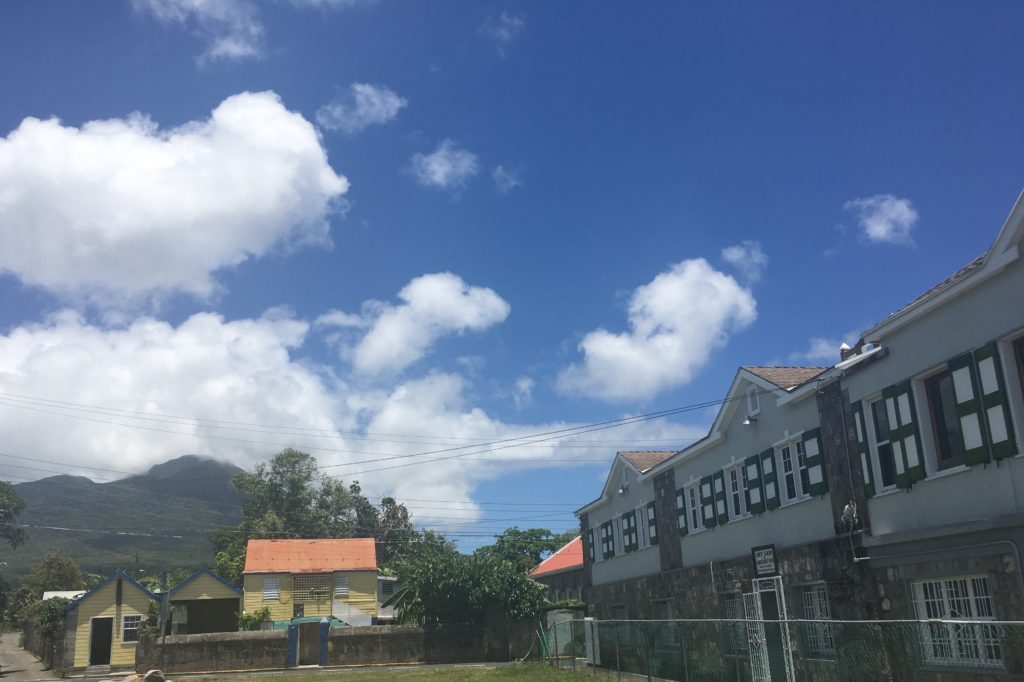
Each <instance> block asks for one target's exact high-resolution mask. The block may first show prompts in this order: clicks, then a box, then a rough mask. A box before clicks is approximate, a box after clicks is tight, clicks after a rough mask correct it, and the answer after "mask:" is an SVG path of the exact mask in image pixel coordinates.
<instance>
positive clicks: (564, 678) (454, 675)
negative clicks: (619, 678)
mask: <svg viewBox="0 0 1024 682" xmlns="http://www.w3.org/2000/svg"><path fill="white" fill-rule="evenodd" d="M170 677H171V679H172V680H173V679H181V678H182V677H183V676H181V675H174V674H171V675H170ZM194 679H196V680H199V679H201V680H202V682H229V681H230V682H238V680H246V679H248V680H269V679H282V680H286V681H287V682H328V681H329V680H348V681H349V682H390V681H391V680H397V681H398V682H502V681H508V682H517V681H518V680H530V681H531V682H575V681H577V680H589V679H590V678H589V677H585V676H583V675H578V674H576V673H573V672H569V671H565V670H556V669H554V668H552V667H550V666H546V665H543V664H541V663H524V664H516V665H508V666H502V667H500V668H484V667H450V668H424V669H420V670H416V669H412V670H409V669H405V670H380V671H367V672H363V671H337V670H324V671H323V672H316V673H283V674H282V673H278V674H274V673H263V674H258V673H257V674H244V673H243V674H238V675H225V676H223V677H203V678H194Z"/></svg>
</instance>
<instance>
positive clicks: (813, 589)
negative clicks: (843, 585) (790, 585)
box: [800, 585, 836, 660]
mask: <svg viewBox="0 0 1024 682" xmlns="http://www.w3.org/2000/svg"><path fill="white" fill-rule="evenodd" d="M802 597H803V611H804V618H805V619H807V620H822V621H830V620H832V609H831V607H830V606H829V602H828V587H827V586H825V585H812V586H810V587H805V588H803V594H802ZM800 627H801V629H802V631H801V634H802V635H803V637H802V638H801V639H802V640H803V642H802V644H803V647H804V655H805V656H807V658H817V659H825V660H833V659H835V657H836V637H835V632H834V630H833V625H832V624H831V623H801V624H800Z"/></svg>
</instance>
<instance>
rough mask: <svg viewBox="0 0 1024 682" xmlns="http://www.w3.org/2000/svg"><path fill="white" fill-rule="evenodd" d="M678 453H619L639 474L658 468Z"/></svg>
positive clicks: (634, 451)
mask: <svg viewBox="0 0 1024 682" xmlns="http://www.w3.org/2000/svg"><path fill="white" fill-rule="evenodd" d="M677 452H679V451H678V450H631V451H627V452H620V453H619V455H621V456H622V457H623V458H624V459H625V460H626V461H628V462H629V463H630V464H632V465H633V466H635V467H636V468H637V469H639V470H640V473H644V472H646V471H648V470H650V469H653V468H654V467H656V466H658V465H659V464H661V463H662V462H664V461H665V460H666V459H668V458H669V457H671V456H672V455H674V454H676V453H677Z"/></svg>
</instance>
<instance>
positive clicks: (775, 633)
mask: <svg viewBox="0 0 1024 682" xmlns="http://www.w3.org/2000/svg"><path fill="white" fill-rule="evenodd" d="M753 588H754V592H753V594H752V595H750V596H751V597H752V600H753V601H755V602H756V608H757V611H758V612H759V613H760V617H761V627H760V632H759V634H760V635H761V636H762V637H763V644H762V645H761V646H762V648H763V650H764V658H766V659H767V677H764V674H765V673H764V672H762V677H761V678H760V679H762V680H765V682H768V681H770V682H793V659H792V652H791V650H790V647H789V634H788V632H787V630H786V622H785V621H786V601H785V599H784V598H783V595H782V578H780V577H778V576H776V577H773V578H758V579H755V580H754V581H753ZM747 596H748V595H744V598H746V597H747ZM751 666H753V661H751Z"/></svg>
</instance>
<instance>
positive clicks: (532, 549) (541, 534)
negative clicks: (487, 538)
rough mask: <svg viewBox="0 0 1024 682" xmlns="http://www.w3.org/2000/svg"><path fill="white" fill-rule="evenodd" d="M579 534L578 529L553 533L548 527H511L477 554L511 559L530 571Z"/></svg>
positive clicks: (510, 560)
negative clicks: (523, 528)
mask: <svg viewBox="0 0 1024 682" xmlns="http://www.w3.org/2000/svg"><path fill="white" fill-rule="evenodd" d="M577 535H579V531H578V530H569V531H566V532H564V533H552V532H551V531H550V530H547V529H546V528H528V529H526V530H519V528H509V529H508V530H506V531H505V532H504V533H502V534H501V535H498V536H497V537H496V538H495V539H494V544H493V545H488V546H486V547H481V548H480V549H478V550H477V551H476V555H477V556H479V557H483V558H494V559H502V560H504V561H509V562H511V563H513V564H514V565H516V566H518V567H519V568H520V569H521V570H523V571H529V570H530V569H532V568H533V567H534V566H536V565H537V564H539V563H540V562H541V560H542V559H543V558H544V557H546V556H547V555H549V554H551V553H552V552H554V551H555V550H557V549H560V548H561V547H562V546H563V545H565V544H566V543H567V542H569V541H570V540H572V539H573V538H574V537H576V536H577Z"/></svg>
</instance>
